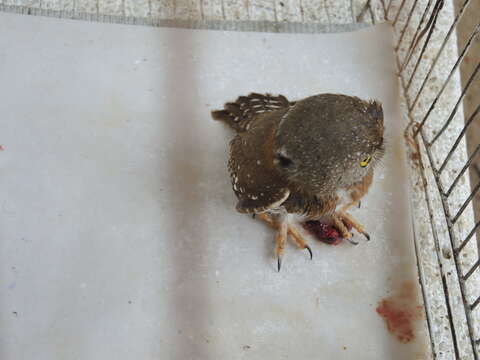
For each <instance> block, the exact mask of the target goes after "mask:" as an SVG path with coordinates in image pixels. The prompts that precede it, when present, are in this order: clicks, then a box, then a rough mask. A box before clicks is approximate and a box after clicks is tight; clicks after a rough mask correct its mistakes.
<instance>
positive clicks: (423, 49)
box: [0, 0, 480, 360]
mask: <svg viewBox="0 0 480 360" xmlns="http://www.w3.org/2000/svg"><path fill="white" fill-rule="evenodd" d="M25 1H26V0H25ZM459 1H461V3H460V7H459V8H458V9H457V11H456V16H454V14H455V11H454V9H453V3H452V2H451V1H445V0H391V1H388V3H387V1H386V0H377V1H370V0H368V1H351V2H350V3H349V4H348V2H345V1H344V2H342V3H343V5H339V4H338V3H340V2H337V3H336V5H335V2H332V1H327V0H325V2H324V4H323V5H322V9H324V10H318V8H313V7H312V8H311V9H309V10H308V6H310V4H313V3H314V1H309V0H303V2H302V1H299V4H300V6H299V9H300V10H298V11H297V10H295V9H294V7H292V6H290V9H291V11H287V12H284V13H282V12H281V11H280V10H281V9H280V8H279V6H281V7H283V6H282V5H280V4H282V3H284V4H286V6H287V7H288V6H289V4H290V5H291V4H292V3H293V1H289V0H285V1H284V2H279V1H273V0H272V1H271V6H270V7H269V6H264V7H262V6H259V7H256V8H254V7H252V6H250V9H249V8H248V7H247V8H246V11H244V12H242V11H240V12H235V11H234V12H231V11H230V10H231V9H232V8H231V7H230V8H229V5H228V4H230V2H229V1H228V0H222V1H206V0H200V1H198V2H197V1H193V0H192V1H191V4H187V5H185V4H184V5H185V6H184V7H180V8H179V7H178V6H176V1H173V0H172V1H163V2H161V1H156V0H148V1H146V2H145V1H138V2H132V1H130V0H112V1H99V0H91V1H90V0H76V1H75V0H65V1H63V0H62V1H57V2H56V4H57V5H58V6H57V7H48V6H47V7H45V6H44V5H45V4H48V3H51V2H52V1H47V0H45V1H43V2H40V1H34V0H32V1H30V0H29V1H27V2H29V4H28V6H27V7H17V8H13V7H9V8H6V5H5V3H6V4H7V5H8V4H9V3H10V5H12V3H13V2H15V1H13V0H0V10H1V4H2V2H3V4H4V6H3V7H4V9H6V10H7V11H16V12H21V13H26V14H38V15H49V16H56V17H69V18H80V19H84V20H96V21H106V22H120V23H132V24H144V25H157V26H169V25H171V26H179V23H178V21H177V22H172V23H171V24H170V23H169V22H168V21H167V22H162V21H158V19H169V18H170V19H175V20H178V19H194V20H200V19H201V20H204V19H207V20H217V19H218V20H220V21H222V22H225V20H232V19H233V20H256V21H258V20H267V21H273V22H275V21H280V20H286V21H287V22H292V21H293V22H295V21H299V22H306V21H308V20H311V21H313V22H315V21H317V22H323V23H332V22H334V23H349V22H368V23H376V22H381V21H385V20H389V21H390V22H391V23H392V25H393V28H394V31H395V34H396V45H395V51H396V54H397V67H398V75H399V79H400V83H401V91H400V92H401V95H402V99H403V103H402V106H403V110H404V111H403V113H404V114H405V117H406V120H407V122H408V127H407V129H406V131H405V136H406V141H407V144H408V145H409V146H408V149H409V156H410V159H411V164H412V172H411V182H412V188H413V191H412V208H413V209H412V210H413V214H414V221H413V222H414V226H415V229H414V233H415V249H416V252H417V259H418V268H419V277H420V282H421V285H422V292H423V299H424V303H425V309H426V319H427V325H428V330H429V333H430V340H431V341H430V347H431V354H432V357H433V358H434V359H448V360H451V359H474V360H479V358H480V355H479V352H480V304H479V303H480V290H479V289H480V269H479V267H480V258H479V255H478V248H477V242H476V237H477V235H478V231H480V221H478V222H477V223H474V222H473V221H472V219H473V218H474V217H473V209H472V202H473V201H474V198H475V194H477V193H478V192H479V189H480V183H477V184H475V183H474V184H472V185H473V187H470V177H469V172H470V171H475V163H476V162H477V161H479V160H480V159H479V158H480V144H475V143H474V144H469V145H470V148H471V149H472V151H471V152H470V153H467V152H466V144H465V142H466V140H465V136H466V134H468V132H469V130H470V129H471V127H472V125H474V124H475V121H477V122H478V121H479V115H478V113H479V112H480V108H479V107H480V105H478V103H479V96H478V94H472V88H473V85H475V84H476V83H478V82H479V77H480V75H478V72H479V71H480V70H479V68H480V63H477V64H476V67H474V68H473V72H472V73H471V74H468V75H467V76H466V79H465V82H464V84H463V88H462V87H461V86H460V84H461V79H460V74H459V69H460V67H461V66H462V64H464V63H465V62H466V61H467V59H475V56H474V55H475V54H471V52H472V46H473V44H474V42H475V41H478V39H479V37H480V35H479V32H480V23H477V24H476V25H475V26H473V27H472V28H471V29H470V30H469V31H470V33H469V34H470V35H469V36H467V39H466V41H465V44H461V46H460V47H457V36H456V28H457V26H459V24H461V21H462V18H463V16H464V14H466V13H467V12H468V11H470V10H469V9H470V8H471V7H472V4H473V1H471V0H465V1H464V0H459ZM16 2H22V1H20V0H19V1H16ZM16 2H15V3H16ZM37 2H38V4H37ZM144 3H145V4H147V5H145V4H144ZM159 3H163V5H165V4H166V6H163V8H160V7H159V8H158V9H157V8H156V7H155V6H156V5H155V4H157V5H158V4H159ZM170 3H171V4H170ZM248 3H249V4H250V5H252V4H254V3H262V4H263V3H265V4H267V5H268V3H269V1H259V0H257V1H250V2H247V4H248ZM88 4H90V5H91V7H90V8H89V7H88ZM105 4H110V5H111V6H113V7H112V9H107V10H105V9H102V8H101V7H102V6H105ZM119 4H120V5H119ZM129 4H130V5H129ZM131 4H136V7H132V6H133V5H131ZM142 4H143V5H142ZM168 4H170V5H172V6H173V13H172V14H170V13H169V12H168V11H170V10H171V8H172V6H168ZM198 4H200V6H199V5H198ZM272 4H273V5H272ZM302 4H303V5H302ZM345 4H347V5H345ZM60 5H61V6H60ZM83 5H85V6H86V7H85V6H83ZM129 6H130V7H129ZM302 6H303V8H302ZM335 6H337V7H338V6H340V7H341V6H343V7H345V9H344V10H345V11H343V12H342V11H339V12H335V11H333V8H334V7H335ZM329 8H330V11H328V9H329ZM129 9H130V10H129ZM145 9H147V12H146V13H145V12H144V10H145ZM162 9H163V10H162ZM169 9H170V10H169ZM219 9H221V11H219ZM229 9H230V10H229ZM238 9H241V7H239V8H238ZM302 9H303V10H302ZM156 10H159V11H160V10H161V11H160V13H159V14H160V15H159V17H158V18H156V19H153V18H149V16H151V15H152V14H153V13H154V12H155V11H156ZM305 10H308V11H305ZM317 10H318V11H317ZM162 11H163V12H162ZM106 13H107V15H106ZM108 13H110V14H111V15H108ZM337 13H338V14H346V15H340V17H339V18H338V19H333V21H332V14H337ZM282 14H283V15H282ZM142 19H147V20H142ZM188 24H190V23H185V25H186V26H187V27H204V26H209V27H212V26H213V27H215V26H214V25H215V24H217V23H214V22H210V23H208V24H206V23H195V24H192V25H190V26H188ZM180 25H182V24H181V23H180ZM217 25H218V24H217ZM267 25H268V24H267ZM267 25H265V27H258V28H255V27H253V28H252V27H249V29H250V30H259V31H282V28H280V27H271V26H267ZM287 25H288V24H287ZM219 28H225V27H221V26H220V27H219ZM238 29H240V30H241V27H239V28H238ZM307 29H309V30H308V31H319V29H320V30H322V29H323V28H316V27H312V28H307ZM284 30H285V31H303V32H305V27H298V29H297V28H295V27H288V26H287V27H286V28H285V29H284ZM323 30H325V29H323ZM475 61H478V55H477V59H476V60H475ZM469 96H470V97H472V96H473V99H474V101H477V105H476V107H475V106H474V107H473V110H472V111H470V113H465V119H464V108H463V101H464V99H466V98H467V97H469ZM475 97H476V98H475ZM465 189H469V191H470V189H471V191H470V192H466V191H465Z"/></svg>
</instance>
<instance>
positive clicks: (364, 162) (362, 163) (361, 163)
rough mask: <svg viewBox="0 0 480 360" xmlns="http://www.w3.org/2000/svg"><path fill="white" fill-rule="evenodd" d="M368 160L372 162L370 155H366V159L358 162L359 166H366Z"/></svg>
mask: <svg viewBox="0 0 480 360" xmlns="http://www.w3.org/2000/svg"><path fill="white" fill-rule="evenodd" d="M370 160H372V157H371V156H370V155H367V157H366V158H365V159H363V161H360V166H361V167H365V166H367V165H368V163H369V162H370Z"/></svg>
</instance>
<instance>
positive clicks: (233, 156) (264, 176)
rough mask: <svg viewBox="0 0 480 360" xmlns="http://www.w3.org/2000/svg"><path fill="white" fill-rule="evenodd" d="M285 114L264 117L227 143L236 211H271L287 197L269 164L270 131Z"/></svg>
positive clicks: (275, 113)
mask: <svg viewBox="0 0 480 360" xmlns="http://www.w3.org/2000/svg"><path fill="white" fill-rule="evenodd" d="M286 111H287V110H279V111H276V112H271V113H269V114H266V115H265V116H264V117H262V121H259V122H258V123H256V124H255V126H253V127H252V129H251V130H250V131H247V132H243V133H239V134H237V136H235V138H234V139H233V140H232V142H231V143H230V160H229V163H228V168H229V171H230V177H231V180H232V186H233V191H234V192H235V195H236V196H237V197H238V204H237V210H238V211H239V212H243V213H261V212H264V211H268V210H273V209H276V208H279V207H280V206H281V205H282V204H283V203H284V202H285V200H286V199H287V198H288V197H289V195H290V189H289V188H288V184H287V183H286V182H285V179H283V178H282V177H281V176H280V174H279V173H278V171H277V169H276V167H275V166H274V165H273V159H272V151H271V148H270V147H271V141H272V140H273V136H274V133H275V132H274V129H275V128H276V126H277V124H278V122H279V120H280V119H281V117H282V116H283V114H284V113H285V112H286Z"/></svg>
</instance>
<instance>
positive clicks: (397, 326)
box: [376, 283, 422, 343]
mask: <svg viewBox="0 0 480 360" xmlns="http://www.w3.org/2000/svg"><path fill="white" fill-rule="evenodd" d="M421 309H422V307H421V306H418V305H417V304H416V296H415V293H414V287H413V284H411V283H404V284H403V285H402V288H401V289H400V292H399V293H398V294H396V295H394V296H391V297H388V298H385V299H383V300H381V301H380V303H379V305H378V307H377V309H376V311H377V313H378V314H379V315H380V316H381V317H382V318H383V319H384V320H385V323H386V325H387V329H388V331H389V332H390V333H391V334H392V335H394V336H395V337H396V338H397V339H398V340H399V341H400V342H402V343H408V342H410V341H412V340H413V339H414V338H415V334H414V325H415V321H417V320H419V319H421V317H422V311H421Z"/></svg>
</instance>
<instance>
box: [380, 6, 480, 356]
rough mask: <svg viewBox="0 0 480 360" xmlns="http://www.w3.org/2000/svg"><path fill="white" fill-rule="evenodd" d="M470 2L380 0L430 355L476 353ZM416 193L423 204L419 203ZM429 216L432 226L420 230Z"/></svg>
mask: <svg viewBox="0 0 480 360" xmlns="http://www.w3.org/2000/svg"><path fill="white" fill-rule="evenodd" d="M472 4H473V2H470V1H468V0H467V1H465V2H463V3H462V4H459V6H458V7H457V8H456V9H455V8H454V4H453V3H452V2H445V1H411V2H409V1H402V2H398V3H395V2H391V3H390V4H388V5H387V6H385V4H383V3H382V10H383V11H384V15H385V17H386V18H388V19H389V20H391V21H392V25H393V27H394V29H395V34H396V37H397V39H396V47H395V51H396V55H397V56H396V57H397V68H398V76H399V79H400V85H401V93H402V97H403V106H404V114H405V116H407V117H408V122H409V125H408V127H407V129H406V131H405V136H406V141H407V143H408V144H410V159H411V162H412V166H414V167H417V168H418V169H417V171H414V172H413V173H414V175H413V178H412V185H413V187H414V188H416V191H415V193H416V194H415V195H414V198H416V199H414V201H413V204H414V209H415V210H414V213H415V216H416V217H417V218H416V219H415V226H416V229H415V230H416V231H415V233H416V250H417V256H418V265H419V272H420V279H421V283H422V288H423V295H424V301H425V304H426V309H427V320H428V324H429V331H430V335H431V339H432V351H433V354H434V358H435V357H438V358H445V359H470V358H474V359H478V358H479V345H480V332H479V329H480V328H479V326H480V321H479V320H480V317H479V315H480V311H479V302H480V292H479V286H478V285H479V275H480V273H479V271H478V268H479V265H480V260H479V257H478V245H477V241H476V232H477V231H478V228H479V225H480V222H479V221H478V214H477V220H476V223H475V221H474V213H473V209H474V207H475V205H476V207H477V208H478V204H476V203H475V202H478V196H477V197H476V195H477V194H478V190H479V189H480V183H478V180H477V179H475V172H476V171H477V170H476V169H477V166H478V165H476V163H478V158H477V155H478V152H479V150H480V145H479V144H478V135H477V134H474V133H472V132H473V131H474V124H475V123H474V122H475V119H476V116H477V115H478V112H479V109H480V107H479V106H480V105H479V104H478V101H479V97H478V93H477V92H475V90H474V88H475V87H474V86H475V84H477V85H476V86H478V84H479V79H478V76H477V73H478V70H479V67H480V63H479V58H478V55H479V54H478V48H477V49H475V48H474V46H475V43H476V41H477V44H478V33H479V30H480V23H476V24H475V23H472V24H467V23H466V22H465V23H463V22H462V19H463V18H464V15H465V14H466V13H468V12H469V11H474V10H473V6H474V5H472ZM476 19H477V21H478V16H477V17H476ZM460 26H462V27H464V28H465V27H466V28H467V29H466V30H464V31H465V32H466V34H468V36H465V38H464V39H459V37H457V33H456V29H457V27H460ZM468 27H469V28H468ZM457 44H458V50H457ZM475 61H476V64H470V65H469V64H468V62H475ZM462 65H469V66H465V67H464V69H462V70H463V72H464V74H463V75H464V77H463V84H462V81H461V79H460V72H459V69H460V68H461V67H462ZM472 65H473V66H472ZM467 67H468V69H467ZM466 100H467V101H466ZM477 120H478V119H477ZM469 134H470V135H471V136H470V138H469V140H470V143H469V144H468V149H469V151H467V146H466V142H467V141H466V138H467V136H468V135H469ZM475 136H477V138H475ZM475 141H477V142H476V143H475ZM470 174H472V176H471V177H470ZM470 181H473V182H472V185H473V186H472V187H471V188H470ZM422 191H423V195H421V192H422ZM420 197H424V200H425V204H426V209H423V210H421V209H420V208H421V207H422V206H421V205H420V204H419V202H418V200H419V198H420ZM422 211H423V212H422ZM426 214H428V218H426V217H425V215H426ZM427 222H428V226H429V227H430V229H423V230H421V231H418V230H420V229H421V227H423V226H424V224H422V223H427ZM423 231H426V232H427V233H429V235H427V234H426V233H424V232H423ZM426 235H427V236H426ZM429 238H430V239H431V241H429V240H427V239H429ZM432 254H433V255H432ZM433 269H435V270H433ZM438 292H441V295H442V298H443V300H444V301H443V302H442V304H441V305H439V304H438V302H437V301H438V298H439V297H438V295H439V294H438ZM435 293H437V294H435ZM441 329H443V330H441ZM440 333H441V335H440Z"/></svg>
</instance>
